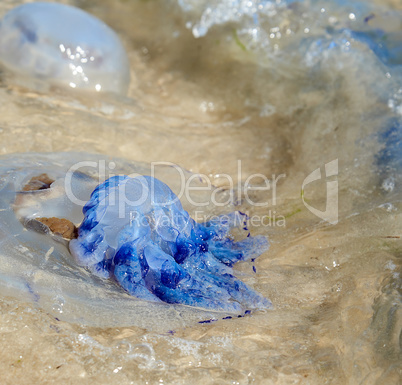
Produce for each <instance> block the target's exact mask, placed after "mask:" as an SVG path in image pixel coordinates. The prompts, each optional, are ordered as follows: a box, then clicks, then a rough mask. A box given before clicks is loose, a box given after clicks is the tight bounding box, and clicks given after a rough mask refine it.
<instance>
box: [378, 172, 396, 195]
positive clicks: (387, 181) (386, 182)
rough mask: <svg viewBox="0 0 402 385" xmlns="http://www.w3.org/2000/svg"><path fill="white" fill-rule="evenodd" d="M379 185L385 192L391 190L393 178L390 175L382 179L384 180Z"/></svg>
mask: <svg viewBox="0 0 402 385" xmlns="http://www.w3.org/2000/svg"><path fill="white" fill-rule="evenodd" d="M381 187H382V188H383V190H385V191H386V192H392V191H394V188H395V178H394V177H392V176H390V177H389V178H387V179H384V181H383V182H382V184H381Z"/></svg>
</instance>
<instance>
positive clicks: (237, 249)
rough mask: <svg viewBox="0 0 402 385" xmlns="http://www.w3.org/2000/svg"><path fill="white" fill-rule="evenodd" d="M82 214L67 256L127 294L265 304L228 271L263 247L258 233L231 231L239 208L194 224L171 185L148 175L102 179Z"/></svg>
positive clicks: (207, 304)
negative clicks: (237, 238)
mask: <svg viewBox="0 0 402 385" xmlns="http://www.w3.org/2000/svg"><path fill="white" fill-rule="evenodd" d="M83 213H84V216H85V217H84V220H83V222H82V224H81V226H80V228H79V236H78V239H74V240H72V241H71V242H70V251H71V253H72V255H73V256H74V257H75V259H76V261H77V262H78V263H79V264H80V265H82V266H86V267H88V268H89V269H90V270H91V271H92V272H94V273H95V274H96V275H98V276H100V277H103V278H111V279H114V280H116V281H117V282H118V284H120V285H121V286H122V287H123V288H124V289H125V290H126V291H127V292H128V293H130V294H131V295H133V296H136V297H138V298H142V299H145V300H149V301H157V302H159V301H163V302H167V303H174V304H184V305H189V306H194V307H199V308H204V309H209V310H220V311H221V310H223V311H227V312H231V313H235V312H236V313H240V312H245V311H247V310H252V309H263V308H269V307H270V306H271V303H270V301H269V300H267V299H266V298H264V297H263V296H262V295H261V294H259V293H257V292H256V291H254V290H252V289H251V288H249V287H248V286H247V285H246V284H244V283H243V282H242V281H240V280H239V279H237V278H236V277H235V276H234V275H233V269H232V267H233V265H234V264H235V263H236V262H238V261H245V260H250V259H254V258H256V257H257V256H259V255H260V254H262V253H263V252H265V251H266V250H267V249H268V241H267V239H266V237H263V236H256V237H251V236H250V235H249V234H248V236H247V237H246V238H244V239H243V240H240V241H235V240H234V239H233V238H232V237H231V235H230V230H231V229H232V228H233V227H236V226H239V225H242V226H244V219H245V218H244V217H245V214H242V213H240V212H234V213H231V214H229V215H221V216H218V217H215V218H214V219H213V220H211V221H209V222H207V223H203V224H200V223H197V222H195V221H194V220H193V219H192V218H191V217H190V215H189V214H188V212H186V211H185V210H184V209H183V207H182V205H181V203H180V201H179V199H178V197H177V196H176V195H175V194H174V193H173V192H172V190H171V189H170V188H169V187H168V186H167V185H166V184H164V183H163V182H161V181H159V180H158V179H155V178H153V177H150V176H138V177H135V178H130V177H128V176H114V177H111V178H109V179H108V180H106V181H105V182H104V183H102V184H100V185H99V186H98V187H96V189H95V190H94V191H93V192H92V195H91V198H90V200H89V201H88V202H87V203H86V205H85V206H84V208H83Z"/></svg>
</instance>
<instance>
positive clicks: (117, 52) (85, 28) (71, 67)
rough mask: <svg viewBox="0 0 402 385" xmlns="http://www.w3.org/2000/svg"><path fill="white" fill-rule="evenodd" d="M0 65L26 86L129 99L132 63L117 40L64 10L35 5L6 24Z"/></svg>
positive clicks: (101, 26) (82, 15) (0, 34)
mask: <svg viewBox="0 0 402 385" xmlns="http://www.w3.org/2000/svg"><path fill="white" fill-rule="evenodd" d="M0 62H1V63H2V64H3V66H4V67H6V68H7V69H9V70H10V71H11V72H12V73H14V74H15V75H16V77H17V78H20V79H24V83H28V84H33V83H35V82H36V83H40V82H45V83H46V82H48V83H51V84H57V85H64V86H67V87H69V88H72V89H82V90H91V91H95V92H114V93H118V94H123V95H124V94H126V93H127V89H128V85H129V82H130V70H129V60H128V57H127V54H126V51H125V49H124V47H123V45H122V43H121V41H120V39H119V37H118V36H117V34H116V33H115V32H114V31H113V30H112V29H111V28H110V27H108V26H107V25H106V24H105V23H104V22H102V21H101V20H99V19H97V18H96V17H94V16H92V15H90V14H89V13H87V12H85V11H83V10H81V9H78V8H75V7H72V6H69V5H64V4H56V3H41V2H39V3H29V4H23V5H21V6H18V7H16V8H14V9H12V10H11V11H9V12H8V13H7V14H6V15H5V16H4V18H3V20H2V21H1V22H0Z"/></svg>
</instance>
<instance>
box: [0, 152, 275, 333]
mask: <svg viewBox="0 0 402 385" xmlns="http://www.w3.org/2000/svg"><path fill="white" fill-rule="evenodd" d="M151 171H153V174H152V175H155V177H156V178H157V179H150V178H147V177H140V178H134V179H132V178H127V177H112V178H111V179H109V180H108V181H107V182H105V183H104V181H105V179H107V178H108V177H110V176H111V175H118V174H126V175H127V174H128V175H131V176H133V175H150V174H151ZM190 177H194V175H193V174H191V173H188V172H186V171H184V170H182V169H179V168H174V167H168V166H160V167H156V168H155V169H153V170H151V169H150V167H149V166H148V165H145V164H141V163H136V162H130V161H126V160H122V159H117V158H112V159H111V158H108V157H105V156H102V155H95V154H86V153H48V154H35V153H33V154H10V155H6V156H1V157H0V292H1V293H2V295H3V296H7V295H9V296H13V297H17V298H21V299H22V300H24V301H31V302H32V303H34V304H36V305H37V306H39V307H40V308H42V309H44V310H45V311H46V312H48V313H50V314H52V315H53V316H54V317H56V318H57V319H60V320H66V321H69V322H78V323H83V324H88V325H94V326H106V327H108V326H123V325H126V326H128V325H135V326H139V327H144V328H147V329H151V330H157V331H167V330H173V329H177V328H180V327H184V326H188V325H192V324H194V323H195V322H203V321H205V320H211V319H213V320H216V319H220V318H225V317H228V316H231V315H243V314H245V313H247V312H248V310H253V309H259V308H267V307H269V306H270V302H269V301H268V300H266V299H264V298H263V297H262V296H261V295H260V294H258V293H256V292H255V291H253V290H252V289H251V288H249V287H247V286H246V285H245V284H244V283H243V282H241V281H240V280H238V279H236V278H235V277H234V273H233V271H232V268H231V266H232V265H233V264H234V263H235V262H237V261H238V260H243V259H244V260H246V259H249V258H255V257H256V256H257V255H259V254H260V253H262V252H263V251H264V250H266V248H267V241H266V239H265V238H258V237H257V238H251V237H246V238H245V240H243V241H239V242H234V240H233V239H232V238H231V237H230V236H229V230H230V227H231V226H232V225H234V224H238V223H235V222H234V218H235V217H236V218H240V220H242V219H244V215H242V214H238V215H237V214H236V216H235V215H233V214H230V215H228V216H227V217H226V218H224V217H217V218H219V220H215V221H211V222H210V223H209V224H197V223H195V222H194V221H193V220H192V219H191V218H190V216H189V213H188V212H193V214H194V211H195V210H196V209H197V208H196V207H194V206H193V202H194V201H205V200H206V199H208V198H211V193H212V191H205V189H204V190H197V191H195V195H193V196H192V200H191V201H190V200H188V199H187V198H186V196H184V197H181V202H179V201H178V200H176V195H178V194H179V193H180V191H181V187H182V185H183V183H186V182H187V181H188V180H189V178H190ZM196 180H198V178H197V179H192V186H193V184H194V182H196ZM147 181H148V182H150V183H151V182H152V181H154V182H155V186H156V189H155V199H151V198H147V200H146V201H144V202H143V203H141V204H140V205H138V204H137V205H135V203H136V202H135V196H133V194H132V193H133V191H135V190H136V188H137V187H141V188H142V187H143V186H144V187H146V186H147V183H148V182H147ZM120 182H121V183H124V184H125V185H127V193H128V194H127V195H125V197H126V198H127V199H122V200H118V205H117V206H113V205H111V204H110V203H111V199H112V195H113V194H116V193H117V192H118V191H119V183H120ZM165 183H166V184H169V187H167V185H166V184H165ZM199 183H201V182H199ZM97 186H98V187H97ZM106 186H109V190H108V189H107V188H106ZM130 186H131V187H130ZM200 186H201V184H200ZM122 187H123V185H121V186H120V190H121V188H122ZM106 192H109V195H108V196H107V197H106V195H104V196H103V197H104V198H105V199H104V200H102V202H101V201H99V202H98V200H97V198H96V197H102V194H105V193H106ZM91 193H92V196H91ZM137 193H138V191H137ZM117 197H118V196H117ZM122 198H123V197H122ZM170 200H173V201H174V203H173V204H172V205H168V206H167V205H165V203H167V202H168V201H170ZM104 203H107V205H104ZM137 203H138V202H137ZM133 205H134V206H133ZM83 207H85V209H84V211H85V216H84V214H83ZM116 207H120V209H121V211H120V214H121V215H120V216H123V217H122V218H120V217H119V210H116ZM184 208H185V210H184ZM102 210H105V214H104V215H101V211H102ZM135 210H136V212H137V213H138V214H135V213H134V211H135ZM197 210H198V209H197ZM126 213H129V214H130V213H131V216H129V217H125V214H126ZM116 214H117V217H116ZM98 215H101V217H99V218H98V217H97V216H98ZM53 217H57V218H63V219H65V220H66V221H69V222H71V224H73V225H75V226H76V227H79V238H78V239H77V240H76V241H71V242H72V244H71V249H72V250H73V254H74V255H75V257H76V259H75V258H74V257H73V256H72V255H71V253H70V251H69V240H68V239H66V238H68V237H66V236H65V234H64V231H60V232H59V231H58V230H55V229H53V228H52V227H51V225H49V223H48V222H47V220H51V219H52V218H53ZM95 217H97V218H98V219H100V221H99V223H98V224H97V225H96V224H95V221H94V218H95ZM91 218H92V219H91ZM43 219H47V220H46V221H44V220H43ZM162 219H164V220H166V222H162V221H161V220H162ZM152 220H160V222H152ZM225 220H227V222H226V223H225ZM127 221H128V224H130V221H131V225H132V227H130V226H127ZM144 221H145V222H144ZM125 223H126V225H125ZM137 223H139V224H140V225H139V226H137ZM173 227H175V228H173ZM176 229H177V230H176ZM179 231H180V234H179ZM102 232H103V234H105V237H104V238H103V240H100V242H98V243H96V241H95V238H96V237H97V236H98V235H99V234H100V233H102ZM239 232H240V233H241V232H244V233H245V235H247V234H248V231H245V230H243V229H242V230H239ZM91 234H92V243H91V246H93V247H95V246H96V245H97V247H96V250H95V249H94V251H93V253H88V249H87V250H86V251H85V252H84V253H83V252H82V251H81V252H80V251H79V250H80V249H81V250H82V247H83V246H85V245H88V246H89V243H90V241H91ZM136 234H137V235H140V234H141V235H142V238H141V240H139V239H138V240H137V241H136V238H135V237H136ZM234 235H236V234H234ZM243 237H244V236H243ZM94 241H95V242H94ZM71 242H70V243H71ZM102 242H103V243H102ZM105 243H107V245H105ZM101 244H102V245H101ZM103 246H106V247H104V248H103V249H106V253H102V252H101V250H102V247H103ZM112 249H115V250H116V251H115V252H114V251H113V250H112ZM134 249H136V250H137V251H138V253H141V252H142V255H143V256H144V259H143V260H142V262H140V263H138V262H139V260H140V259H141V257H140V256H139V257H138V258H137V259H136V258H135V256H134V252H133V250H134ZM77 250H78V251H77ZM101 259H102V260H101ZM77 262H78V263H77ZM130 267H132V268H133V270H132V273H135V272H136V271H137V272H139V273H140V275H141V277H140V279H139V280H137V281H135V280H134V279H133V277H134V274H131V275H130V273H131V271H130ZM137 277H138V276H137ZM152 282H153V283H152ZM190 283H192V284H193V286H192V287H190ZM136 285H137V286H136ZM153 285H154V286H155V288H153V287H152V286H153ZM172 303H173V304H172ZM184 305H191V306H184Z"/></svg>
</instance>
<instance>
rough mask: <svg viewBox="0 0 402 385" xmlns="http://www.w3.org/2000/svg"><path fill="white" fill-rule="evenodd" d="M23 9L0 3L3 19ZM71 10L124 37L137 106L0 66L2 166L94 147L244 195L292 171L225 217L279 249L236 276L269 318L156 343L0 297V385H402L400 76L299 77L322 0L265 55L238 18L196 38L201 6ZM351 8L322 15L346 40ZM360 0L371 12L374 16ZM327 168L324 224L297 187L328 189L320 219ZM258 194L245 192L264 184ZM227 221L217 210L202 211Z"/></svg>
mask: <svg viewBox="0 0 402 385" xmlns="http://www.w3.org/2000/svg"><path fill="white" fill-rule="evenodd" d="M21 3H22V2H19V1H10V0H8V1H3V2H2V3H1V4H0V13H1V14H4V13H5V12H7V11H8V10H9V9H11V8H13V7H14V6H16V5H18V4H21ZM63 3H66V4H73V5H76V6H79V7H81V8H83V9H85V10H87V11H88V12H90V13H92V14H94V15H96V16H97V17H99V18H101V19H102V20H104V21H105V22H106V23H107V24H108V25H110V26H111V27H112V28H113V29H114V30H115V31H116V32H117V33H118V34H119V36H120V37H121V39H122V41H123V44H124V45H125V47H126V49H127V51H128V55H129V59H130V62H131V76H132V82H131V85H130V88H129V92H128V96H127V97H122V96H116V95H102V94H90V93H88V94H85V93H83V94H80V93H74V92H70V91H68V90H63V89H61V88H57V87H55V86H51V87H49V88H47V89H44V88H43V87H42V88H41V89H39V90H33V89H28V88H26V87H24V82H23V80H22V79H13V76H12V75H11V74H9V73H8V72H6V71H4V70H2V72H0V154H10V153H20V152H60V151H86V152H89V153H101V154H104V155H107V156H117V157H120V158H125V159H128V160H132V161H138V162H145V163H149V162H153V161H165V162H173V163H175V164H178V165H180V166H181V167H183V168H185V169H187V170H189V171H191V172H194V173H201V174H204V175H205V177H208V178H210V180H211V181H212V183H213V184H214V185H215V186H217V187H223V188H228V189H229V188H230V187H231V186H230V185H228V178H227V177H226V176H225V175H224V174H227V175H229V176H230V177H231V178H233V180H234V181H235V182H236V183H237V182H238V181H240V182H243V183H244V182H245V181H246V180H247V178H248V177H249V176H251V175H253V174H263V175H264V176H266V177H267V178H268V179H269V180H271V181H272V180H273V179H275V178H277V177H278V175H280V174H286V176H283V177H281V178H280V179H279V180H278V183H277V188H276V196H275V195H274V193H273V190H272V189H271V190H268V191H267V190H256V189H250V190H248V191H247V192H248V196H249V197H250V198H251V200H252V202H254V203H269V205H268V206H258V205H255V204H250V203H249V202H247V199H245V197H246V195H245V193H244V191H243V192H242V194H241V196H240V198H241V199H239V200H238V201H237V202H236V203H237V205H236V206H234V205H231V206H230V205H229V206H230V207H229V208H230V210H235V209H240V210H241V211H246V212H248V213H249V215H250V216H252V217H254V218H256V219H261V218H262V219H261V220H260V221H258V220H256V222H255V224H254V226H252V233H253V234H256V235H257V234H264V235H267V236H268V237H269V240H270V243H271V247H270V250H269V251H268V252H266V253H264V254H263V255H262V256H260V257H259V258H258V259H257V260H256V261H255V268H256V273H254V272H253V269H252V264H250V263H244V264H242V265H240V266H236V271H237V273H238V276H240V277H241V279H242V280H243V281H244V282H246V283H247V284H248V285H250V286H252V287H253V288H254V289H255V290H257V291H259V292H261V293H262V294H263V295H264V296H266V297H267V298H269V299H270V300H271V301H272V303H273V305H274V309H273V310H269V311H267V312H255V313H253V314H251V315H250V316H247V317H242V318H236V319H230V320H218V321H216V322H212V323H204V324H199V323H197V322H190V323H189V324H188V325H186V326H185V327H181V328H177V329H175V330H174V331H171V330H166V331H163V330H157V331H155V329H154V328H152V327H151V326H152V324H153V322H154V320H153V319H152V317H150V320H149V323H150V327H149V328H147V327H146V326H143V325H141V327H139V326H135V325H129V324H127V323H124V324H121V325H118V324H116V325H112V324H110V325H107V326H102V327H94V326H92V325H89V324H77V323H74V322H69V321H67V320H63V317H62V316H63V307H67V306H68V303H64V300H63V298H60V297H58V298H54V306H53V307H51V308H44V307H41V306H38V305H36V304H34V303H33V302H32V301H31V300H30V298H29V296H28V295H26V296H24V294H23V293H10V292H7V293H1V294H0V341H1V342H0V382H1V383H2V384H3V383H4V384H11V383H21V384H24V383H40V384H48V383H55V382H56V381H57V382H60V383H62V384H69V383H71V384H92V383H94V384H95V383H96V384H103V383H108V384H115V383H116V384H162V383H163V384H299V383H300V384H365V385H366V384H398V383H400V379H401V370H402V367H401V338H402V337H401V328H402V323H401V320H402V314H401V297H400V290H401V279H400V269H401V256H402V245H401V239H400V237H401V235H402V234H401V229H402V218H401V210H402V203H401V201H402V199H401V198H402V195H401V192H400V191H401V188H400V186H401V182H402V178H401V172H400V171H401V169H402V161H401V152H400V149H401V144H400V143H401V141H402V134H401V130H402V124H401V114H402V96H401V94H402V81H401V78H402V76H401V71H400V66H399V67H398V66H394V67H391V68H390V67H389V66H387V65H385V64H383V63H381V62H380V60H379V59H378V58H377V56H376V55H375V54H374V53H373V52H371V51H370V50H369V49H368V48H367V47H366V46H365V45H364V44H360V43H359V42H357V43H356V42H353V44H352V48H351V49H350V50H340V51H339V52H337V53H336V54H335V55H334V54H331V53H330V51H320V55H321V56H320V55H318V56H319V57H320V59H317V58H316V56H317V55H316V56H314V54H313V53H314V52H315V51H311V52H312V54H311V55H310V56H308V55H307V56H303V57H304V58H305V60H306V62H305V63H301V59H300V56H298V54H297V52H299V49H300V50H301V51H303V50H304V51H303V52H305V51H306V50H307V48H303V46H302V44H300V39H299V40H298V38H297V36H299V35H298V33H299V32H298V31H300V29H301V28H302V30H303V33H305V34H307V35H308V33H310V32H304V31H305V28H309V30H310V31H311V33H313V31H315V32H314V33H316V34H318V32H317V31H319V30H320V28H321V27H320V25H319V23H318V24H314V23H313V22H314V21H315V20H316V18H315V17H314V15H315V13H314V12H315V11H314V10H315V9H316V8H315V7H316V6H315V5H314V4H316V3H317V2H314V1H312V2H311V8H308V9H309V10H310V9H311V14H309V12H307V13H306V15H307V16H306V17H304V16H303V17H300V18H299V19H300V20H303V22H300V25H299V24H297V23H296V21H297V20H299V19H297V17H296V16H295V15H299V13H297V10H295V9H294V8H289V9H291V11H289V17H288V18H286V20H287V21H288V23H289V29H290V30H291V31H293V32H294V34H292V33H293V32H292V33H290V37H289V39H285V38H278V35H275V36H274V37H273V39H274V40H275V39H276V40H275V43H276V44H278V46H277V48H276V51H275V49H274V50H273V51H272V52H273V53H271V51H270V49H271V46H269V47H268V48H267V47H266V46H263V44H262V43H261V41H262V40H256V41H254V42H253V41H251V42H250V40H248V37H249V36H250V35H247V33H243V32H242V31H243V29H245V28H246V27H248V24H247V23H248V21H247V20H246V19H244V20H243V19H241V20H240V21H237V20H235V21H232V22H225V23H223V22H222V23H221V24H219V23H218V22H217V23H216V25H214V26H212V27H211V28H210V29H209V30H208V31H207V33H206V35H205V36H204V37H200V38H197V39H196V38H195V37H194V35H193V33H192V32H194V29H193V30H191V28H194V26H197V22H199V20H201V13H202V11H201V8H202V5H203V4H206V3H207V1H205V2H200V4H201V3H202V5H200V8H199V9H198V8H197V9H195V8H194V7H193V6H194V3H195V2H192V1H181V2H179V3H181V4H182V7H180V6H179V5H178V4H177V3H176V2H173V1H172V2H170V1H168V2H161V1H157V0H149V1H134V0H131V1H112V0H110V1H108V0H102V1H97V2H92V1H63ZM289 3H292V2H289ZM322 3H323V2H322ZM351 4H352V5H349V6H348V7H349V9H347V10H345V9H343V8H342V9H341V8H339V9H335V10H332V11H329V10H328V13H330V12H332V14H333V17H335V16H334V15H336V16H337V17H338V19H339V20H340V23H341V26H343V24H342V23H343V21H342V20H344V18H345V15H346V16H347V18H348V17H349V15H350V14H351V13H352V11H353V12H354V11H355V10H356V15H357V19H358V20H357V22H359V20H360V22H361V18H362V17H361V15H360V13H359V12H360V11H359V9H360V8H359V7H360V6H357V5H354V3H351ZM364 4H366V5H367V6H368V7H369V14H370V12H371V10H372V9H374V8H373V7H375V6H376V5H375V4H373V3H371V2H369V1H367V2H365V3H364ZM378 4H380V5H381V7H383V8H381V9H382V11H381V12H383V13H381V12H380V11H378V12H377V10H376V11H375V13H376V15H377V16H378V15H382V18H383V19H384V18H385V17H386V18H385V19H384V20H386V21H387V22H386V23H384V21H381V17H379V20H380V21H379V22H378V23H379V26H378V28H380V27H381V28H388V29H389V31H391V32H395V31H396V32H398V31H399V33H400V31H401V30H402V28H401V23H402V22H401V13H400V12H401V11H402V7H401V5H400V3H399V2H398V1H382V2H380V1H378ZM191 7H193V8H191ZM320 7H321V5H320ZM398 7H399V8H398ZM384 9H385V10H384ZM361 12H362V14H364V12H365V10H363V11H361ZM398 12H399V13H398ZM279 14H280V15H282V16H281V18H282V19H281V21H282V22H283V23H285V21H284V20H285V18H284V16H283V14H281V13H280V12H279ZM292 15H293V16H292ZM309 15H310V16H309ZM384 15H386V16H384ZM328 17H329V16H328ZM295 20H296V21H295ZM349 20H351V19H350V17H349ZM373 20H375V19H373ZM370 22H371V21H370ZM373 22H374V21H373ZM186 23H187V28H186ZM242 23H243V24H242ZM309 23H310V24H309ZM345 23H346V22H345ZM347 23H349V22H347ZM347 23H346V24H347ZM398 23H399V24H398ZM190 24H191V25H190ZM285 24H286V23H285ZM313 24H314V26H313ZM346 24H345V26H344V27H345V28H346V27H350V26H349V24H348V25H346ZM385 24H386V27H384V25H385ZM281 26H283V24H281ZM265 27H266V26H265ZM277 32H278V31H276V30H275V31H274V32H273V33H274V34H277ZM293 36H295V37H293ZM399 36H400V35H399ZM292 44H294V45H293V46H292ZM305 44H307V45H308V44H309V43H308V42H307V43H305ZM301 51H300V52H301ZM282 52H283V54H282ZM293 52H296V54H293ZM323 52H324V53H323ZM325 52H326V53H325ZM328 52H329V53H328ZM325 55H327V56H326V57H325ZM323 57H324V59H323ZM335 59H336V60H335ZM308 60H310V62H309V61H308ZM317 60H318V62H317ZM306 63H307V64H306ZM309 63H310V64H309ZM311 63H312V64H311ZM317 63H318V64H317ZM399 64H400V63H399ZM309 65H310V67H309ZM363 69H364V70H363ZM398 107H399V109H398ZM392 128H393V129H394V131H393V132H394V134H393V136H392V135H391V136H389V132H390V130H392ZM387 132H388V136H387ZM384 138H385V139H384ZM387 138H388V139H387ZM334 160H338V173H337V175H334V176H331V177H329V178H328V181H337V182H338V192H339V197H338V198H339V201H338V203H339V204H338V214H339V216H338V223H337V224H335V225H332V224H330V223H328V222H327V221H325V220H323V219H321V218H319V217H317V216H316V215H314V214H313V213H311V212H310V211H309V210H308V209H307V207H306V206H305V205H304V204H303V200H302V196H301V190H302V185H303V181H304V180H305V178H306V177H307V176H308V175H309V174H310V173H312V172H313V171H314V170H316V169H317V168H319V167H320V168H321V173H322V175H324V177H323V178H322V179H321V180H317V181H315V182H312V183H311V184H309V185H308V186H307V185H306V187H305V188H304V192H303V198H304V199H305V201H306V202H307V203H308V204H309V205H310V206H312V207H315V208H317V209H319V210H321V211H323V210H325V198H326V192H327V186H326V182H327V181H326V179H325V171H324V165H325V164H328V163H330V162H332V161H334ZM239 161H240V162H239ZM240 165H241V166H240ZM239 167H241V173H239V171H238V170H239ZM258 181H259V179H258V177H255V178H253V179H252V180H251V182H252V183H254V184H255V185H256V186H257V187H261V184H258ZM243 186H244V185H243ZM275 198H276V199H275ZM220 211H222V208H221V207H208V208H207V209H205V210H204V211H203V214H204V215H214V214H215V213H219V212H220ZM0 252H2V250H1V249H0ZM12 257H13V255H12V254H11V255H1V256H0V260H2V259H3V260H4V258H12ZM0 272H2V270H1V267H0ZM82 296H83V297H85V293H82ZM95 314H96V313H94V315H95ZM59 319H61V320H60V321H59ZM105 322H106V324H107V320H106V321H105Z"/></svg>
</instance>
